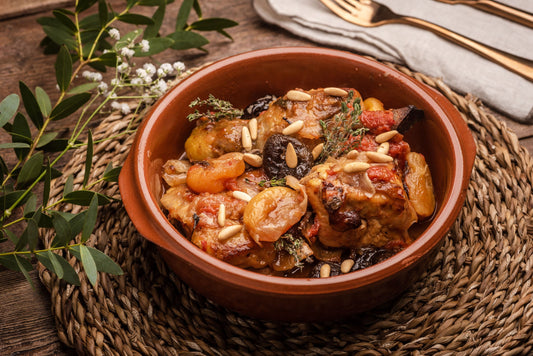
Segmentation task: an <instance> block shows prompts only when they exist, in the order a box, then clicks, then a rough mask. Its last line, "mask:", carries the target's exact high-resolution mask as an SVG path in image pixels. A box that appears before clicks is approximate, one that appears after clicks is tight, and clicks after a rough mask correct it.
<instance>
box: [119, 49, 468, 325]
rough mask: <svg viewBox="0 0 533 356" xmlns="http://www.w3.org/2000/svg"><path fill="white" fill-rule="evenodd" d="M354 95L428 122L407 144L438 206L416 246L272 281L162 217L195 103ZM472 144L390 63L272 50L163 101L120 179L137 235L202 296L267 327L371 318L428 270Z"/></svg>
mask: <svg viewBox="0 0 533 356" xmlns="http://www.w3.org/2000/svg"><path fill="white" fill-rule="evenodd" d="M328 86H335V87H354V88H356V89H357V90H359V91H360V93H361V94H362V96H363V98H365V97H369V96H374V97H377V98H379V99H380V100H381V101H383V103H384V104H385V107H389V108H399V107H403V106H406V105H415V106H416V107H418V108H420V109H423V110H424V112H425V120H424V121H422V122H419V123H417V124H416V125H415V126H413V127H412V128H411V129H410V131H409V132H408V133H407V135H406V141H407V142H409V143H410V144H411V147H412V149H413V150H414V151H418V152H421V153H423V154H424V155H425V157H426V160H427V162H428V164H429V166H430V169H431V172H432V176H433V181H434V186H435V194H436V200H437V211H436V214H435V217H434V218H433V220H432V221H431V222H430V223H428V224H426V225H425V226H423V227H419V228H418V229H413V232H412V234H413V235H414V236H416V240H415V242H414V243H413V244H411V245H410V246H409V247H407V248H406V249H405V250H403V251H401V252H400V253H398V254H396V255H394V256H393V257H391V258H389V259H387V260H385V261H384V262H381V263H378V264H376V265H374V266H371V267H369V268H366V269H363V270H360V271H356V272H352V273H349V274H344V275H340V276H335V277H330V278H321V279H306V278H299V279H294V278H283V277H273V276H265V275H261V274H259V273H255V272H252V271H247V270H244V269H241V268H238V267H235V266H232V265H229V264H227V263H225V262H222V261H220V260H218V259H216V258H214V257H211V256H209V255H208V254H206V253H205V252H203V251H201V250H200V249H199V248H197V247H196V246H195V245H193V244H192V243H191V242H190V241H188V240H187V239H186V238H185V237H183V236H182V235H181V234H180V233H179V232H178V230H177V229H176V228H175V227H174V226H173V225H172V224H171V223H169V221H168V220H167V218H166V217H165V214H164V213H163V211H162V210H161V207H160V204H159V199H160V197H161V194H162V180H161V178H160V172H161V166H162V165H163V163H164V162H165V161H166V160H168V159H170V158H177V157H179V156H180V155H181V154H182V153H183V151H184V149H183V146H184V143H185V139H186V138H187V136H188V135H189V133H190V132H191V130H192V129H193V125H194V124H193V123H190V122H188V120H187V119H186V116H187V114H189V113H190V112H191V111H192V109H190V108H189V106H188V105H189V103H190V102H191V101H192V100H193V99H195V98H197V97H200V98H206V97H207V96H208V94H213V95H215V96H216V97H218V98H221V99H225V100H229V101H231V102H232V103H233V104H234V105H235V106H236V107H241V108H244V107H245V106H247V105H248V104H250V103H252V102H254V101H255V100H256V99H257V98H260V97H262V96H264V95H266V94H275V95H283V94H284V93H286V92H287V91H288V90H289V89H292V88H295V87H300V88H303V89H311V88H319V87H328ZM474 157H475V144H474V141H473V138H472V135H471V134H470V132H469V130H468V128H467V126H466V125H465V123H464V121H463V120H462V118H461V116H460V114H459V113H458V112H457V110H456V109H455V108H454V106H453V105H452V104H451V103H450V102H449V101H448V100H447V99H446V98H444V97H443V96H442V95H441V94H439V93H437V92H436V91H434V90H432V89H431V88H429V87H427V86H425V85H423V84H421V83H419V82H417V81H415V80H413V79H412V78H410V77H408V76H406V75H403V74H401V73H399V72H398V71H396V70H393V69H391V68H389V67H386V66H385V65H382V64H380V63H377V62H375V61H372V60H370V59H366V58H363V57H360V56H357V55H354V54H350V53H346V52H342V51H337V50H331V49H323V48H305V47H295V48H272V49H264V50H258V51H253V52H249V53H244V54H240V55H236V56H233V57H230V58H226V59H223V60H221V61H218V62H216V63H214V64H211V65H209V66H208V67H205V68H203V69H201V70H199V71H197V72H196V73H194V74H192V75H191V76H190V77H188V78H187V79H185V80H183V81H182V82H181V83H179V84H178V85H177V86H176V87H175V88H173V89H172V90H171V91H170V92H169V93H168V94H167V95H166V96H165V97H163V98H162V99H160V100H159V101H158V103H157V104H156V105H155V106H154V107H153V109H152V110H151V112H150V114H149V115H148V116H147V117H146V118H145V120H144V122H143V124H142V125H141V127H140V128H139V130H138V132H137V136H136V139H135V143H134V144H133V146H132V148H131V152H130V154H129V156H128V158H127V160H126V162H125V164H124V167H123V169H122V173H121V175H120V181H119V183H120V192H121V195H122V199H123V203H124V206H125V207H126V210H127V212H128V214H129V216H130V218H131V220H132V221H133V223H134V224H135V226H136V228H137V229H138V231H139V232H140V233H141V234H142V235H143V236H144V237H146V238H147V239H148V240H150V241H152V242H153V243H155V244H156V245H158V246H159V247H160V248H161V256H162V258H164V259H165V261H166V263H167V264H168V265H169V266H170V267H171V268H172V270H173V271H174V272H175V273H176V274H177V275H178V276H179V278H181V280H183V281H184V282H185V283H187V284H188V285H189V286H190V287H192V288H193V289H195V290H196V291H197V292H199V293H200V294H202V295H204V296H206V297H207V298H209V299H211V300H212V301H214V302H216V303H218V304H220V305H222V306H225V307H227V308H229V309H232V310H234V311H237V312H240V313H243V314H245V315H248V316H253V317H257V318H262V319H270V320H285V321H320V320H331V319H338V318H344V317H348V316H350V315H353V314H355V313H358V312H362V311H366V310H369V309H371V308H373V307H375V306H377V305H379V304H382V303H384V302H386V301H389V300H391V299H392V298H395V297H397V296H398V295H399V294H400V293H402V292H403V291H404V290H405V289H406V288H408V286H409V285H411V284H412V282H414V281H415V280H417V279H418V278H419V277H420V275H421V274H422V273H423V272H424V271H426V269H427V267H428V265H429V262H430V261H431V258H433V256H434V254H435V252H436V251H437V249H438V248H439V246H440V245H441V242H442V241H443V238H444V236H445V235H446V232H447V231H448V230H449V229H450V228H451V226H452V224H453V223H454V221H455V219H456V217H457V215H458V214H459V211H460V209H461V208H462V206H463V203H464V195H465V191H466V189H467V186H468V182H469V179H470V173H471V170H472V166H473V163H474Z"/></svg>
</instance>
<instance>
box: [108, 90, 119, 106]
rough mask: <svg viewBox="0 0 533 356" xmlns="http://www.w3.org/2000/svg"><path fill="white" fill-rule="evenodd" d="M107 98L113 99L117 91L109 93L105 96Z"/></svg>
mask: <svg viewBox="0 0 533 356" xmlns="http://www.w3.org/2000/svg"><path fill="white" fill-rule="evenodd" d="M107 97H108V98H109V99H115V98H116V97H117V93H109V95H108V96H107ZM111 107H113V104H112V103H111Z"/></svg>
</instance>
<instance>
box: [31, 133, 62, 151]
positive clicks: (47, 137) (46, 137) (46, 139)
mask: <svg viewBox="0 0 533 356" xmlns="http://www.w3.org/2000/svg"><path fill="white" fill-rule="evenodd" d="M57 134H58V133H57V132H47V133H44V134H43V135H42V136H41V138H40V139H39V142H37V146H36V147H37V148H41V147H43V146H45V145H47V144H49V143H50V142H52V140H53V139H54V138H56V136H57Z"/></svg>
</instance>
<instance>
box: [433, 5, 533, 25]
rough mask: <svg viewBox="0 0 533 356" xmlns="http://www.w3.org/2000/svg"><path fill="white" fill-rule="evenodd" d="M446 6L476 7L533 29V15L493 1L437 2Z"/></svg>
mask: <svg viewBox="0 0 533 356" xmlns="http://www.w3.org/2000/svg"><path fill="white" fill-rule="evenodd" d="M437 1H440V2H444V3H446V4H452V5H455V4H462V5H469V6H472V7H475V8H476V9H480V10H483V11H486V12H490V13H491V14H494V15H497V16H500V17H503V18H506V19H507V20H511V21H513V22H517V23H519V24H522V25H524V26H527V27H531V28H533V14H530V13H529V12H525V11H522V10H519V9H517V8H514V7H512V6H508V5H505V4H502V3H499V2H497V1H493V0H437Z"/></svg>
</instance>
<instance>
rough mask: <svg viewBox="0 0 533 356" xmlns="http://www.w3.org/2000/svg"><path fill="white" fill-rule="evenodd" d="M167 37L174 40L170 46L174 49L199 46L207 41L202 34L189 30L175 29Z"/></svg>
mask: <svg viewBox="0 0 533 356" xmlns="http://www.w3.org/2000/svg"><path fill="white" fill-rule="evenodd" d="M167 37H169V38H171V39H172V40H173V41H174V44H173V45H172V46H171V47H170V48H172V49H176V50H184V49H190V48H200V47H202V46H204V45H206V44H208V43H209V41H208V40H207V38H205V37H204V36H202V35H199V34H197V33H195V32H190V31H177V32H174V33H171V34H170V35H168V36H167Z"/></svg>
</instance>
